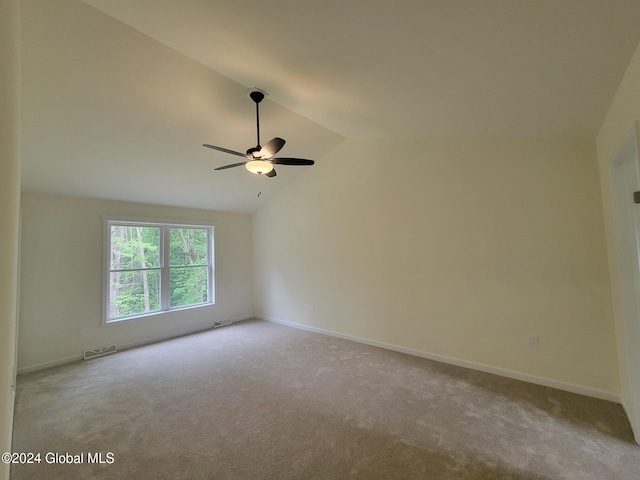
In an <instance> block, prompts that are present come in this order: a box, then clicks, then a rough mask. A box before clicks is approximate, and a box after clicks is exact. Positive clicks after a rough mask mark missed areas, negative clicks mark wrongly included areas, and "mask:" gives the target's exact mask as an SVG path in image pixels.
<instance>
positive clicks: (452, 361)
mask: <svg viewBox="0 0 640 480" xmlns="http://www.w3.org/2000/svg"><path fill="white" fill-rule="evenodd" d="M255 318H257V319H260V320H266V321H268V322H272V323H278V324H280V325H286V326H288V327H293V328H298V329H300V330H307V331H309V332H315V333H321V334H324V335H330V336H332V337H337V338H342V339H345V340H351V341H353V342H357V343H363V344H365V345H371V346H374V347H380V348H385V349H387V350H393V351H395V352H400V353H406V354H408V355H414V356H416V357H421V358H426V359H428V360H435V361H437V362H442V363H447V364H449V365H455V366H458V367H464V368H469V369H472V370H478V371H481V372H485V373H492V374H494V375H500V376H502V377H507V378H513V379H514V380H521V381H524V382H529V383H533V384H536V385H542V386H545V387H551V388H556V389H558V390H564V391H566V392H571V393H577V394H580V395H586V396H588V397H594V398H599V399H601V400H608V401H610V402H615V403H620V404H622V398H621V396H620V394H617V393H614V392H608V391H605V390H599V389H597V388H591V387H584V386H581V385H574V384H572V383H566V382H561V381H558V380H552V379H549V378H544V377H538V376H535V375H529V374H526V373H521V372H515V371H512V370H507V369H503V368H497V367H492V366H490V365H483V364H480V363H475V362H470V361H467V360H459V359H457V358H452V357H447V356H444V355H438V354H434V353H428V352H423V351H422V350H415V349H413V348H407V347H402V346H400V345H394V344H392V343H385V342H379V341H377V340H370V339H368V338H361V337H356V336H353V335H347V334H344V333H340V332H335V331H333V330H326V329H324V328H318V327H312V326H309V325H304V324H301V323H294V322H288V321H286V320H281V319H278V318H273V317H268V316H265V315H255Z"/></svg>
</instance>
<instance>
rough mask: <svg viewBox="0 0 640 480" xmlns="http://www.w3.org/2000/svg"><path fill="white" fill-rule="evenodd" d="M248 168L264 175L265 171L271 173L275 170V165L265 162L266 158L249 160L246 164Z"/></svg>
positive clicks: (252, 171)
mask: <svg viewBox="0 0 640 480" xmlns="http://www.w3.org/2000/svg"><path fill="white" fill-rule="evenodd" d="M245 166H246V167H247V170H249V171H250V172H251V173H255V174H256V175H264V174H265V173H269V172H270V171H271V170H273V165H272V164H271V163H270V162H265V161H264V160H252V161H250V162H247V164H246V165H245Z"/></svg>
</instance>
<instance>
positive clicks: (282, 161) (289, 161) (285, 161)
mask: <svg viewBox="0 0 640 480" xmlns="http://www.w3.org/2000/svg"><path fill="white" fill-rule="evenodd" d="M269 161H270V162H271V163H273V164H274V165H300V166H310V165H313V164H314V163H315V162H314V161H313V160H306V159H304V158H284V157H283V158H272V159H271V160H269Z"/></svg>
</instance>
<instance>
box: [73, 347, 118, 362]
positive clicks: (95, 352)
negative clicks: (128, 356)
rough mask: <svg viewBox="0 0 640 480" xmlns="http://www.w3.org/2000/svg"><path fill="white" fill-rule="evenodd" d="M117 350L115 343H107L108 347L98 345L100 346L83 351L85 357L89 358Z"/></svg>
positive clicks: (102, 355)
mask: <svg viewBox="0 0 640 480" xmlns="http://www.w3.org/2000/svg"><path fill="white" fill-rule="evenodd" d="M117 351H118V349H117V348H116V346H115V344H114V345H107V346H106V347H98V348H93V349H91V350H84V351H83V352H82V353H83V356H84V359H85V360H89V359H90V358H96V357H104V356H105V355H109V354H111V353H116V352H117Z"/></svg>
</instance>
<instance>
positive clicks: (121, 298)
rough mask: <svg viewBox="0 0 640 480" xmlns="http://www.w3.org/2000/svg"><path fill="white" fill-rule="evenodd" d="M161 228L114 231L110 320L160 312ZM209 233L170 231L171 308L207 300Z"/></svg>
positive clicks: (115, 227)
mask: <svg viewBox="0 0 640 480" xmlns="http://www.w3.org/2000/svg"><path fill="white" fill-rule="evenodd" d="M161 232H162V231H161V228H159V227H140V226H128V225H113V226H112V227H111V270H112V273H111V285H110V308H109V314H110V317H111V318H119V317H125V316H128V315H136V314H141V313H146V312H152V311H155V310H159V309H160V295H161V293H160V292H161V288H160V287H161V286H160V282H161V278H160V271H161V270H160V266H161V264H162V262H161V234H162V233H161ZM208 244H209V238H208V229H205V228H169V245H168V248H169V266H170V269H169V292H170V300H169V303H170V306H171V307H180V306H188V305H196V304H200V303H204V302H206V301H207V298H208V288H207V285H208V270H209V268H208V261H209V260H208V257H207V252H208Z"/></svg>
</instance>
